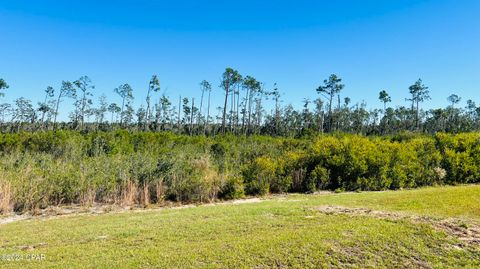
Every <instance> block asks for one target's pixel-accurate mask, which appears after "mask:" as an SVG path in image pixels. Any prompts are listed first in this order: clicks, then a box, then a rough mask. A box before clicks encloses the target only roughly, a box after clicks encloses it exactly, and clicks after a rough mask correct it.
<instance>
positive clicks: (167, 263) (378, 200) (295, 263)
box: [0, 186, 480, 268]
mask: <svg viewBox="0 0 480 269" xmlns="http://www.w3.org/2000/svg"><path fill="white" fill-rule="evenodd" d="M326 205H332V206H333V205H336V206H344V207H356V208H358V207H361V208H371V209H375V210H381V211H388V212H402V214H415V215H425V216H432V217H434V218H435V219H442V218H459V219H462V220H464V221H466V222H468V223H469V225H471V224H480V186H458V187H435V188H424V189H418V190H405V191H396V192H390V191H388V192H364V193H343V194H323V195H290V196H286V197H273V198H271V199H269V200H266V201H262V202H259V203H249V204H225V205H216V206H199V207H194V208H183V209H165V210H153V211H135V212H123V213H109V214H103V215H85V216H71V217H62V218H53V219H48V220H28V221H19V222H15V223H10V224H4V225H1V226H0V255H11V254H17V255H19V256H21V257H23V258H24V259H23V260H20V261H7V260H5V259H3V260H0V268H272V267H273V268H290V267H291V268H322V267H329V268H332V267H333V268H335V267H347V268H352V267H353V268H355V267H358V268H365V267H372V268H378V267H388V268H398V267H399V268H405V267H407V268H408V267H410V268H429V267H433V268H438V267H453V268H459V267H467V268H478V267H480V248H479V246H478V245H468V246H465V247H458V245H461V244H460V243H461V242H460V240H459V239H458V238H455V237H454V236H452V235H449V234H448V233H446V232H444V231H441V230H438V229H435V228H433V226H432V225H430V224H428V223H416V222H412V221H409V220H392V219H382V218H378V217H375V216H362V215H352V214H325V213H322V212H321V211H320V210H318V208H319V207H322V206H326ZM31 254H35V255H44V257H45V258H44V259H43V260H40V261H35V260H31V259H30V260H27V259H25V257H29V256H27V255H30V257H31ZM0 258H1V256H0Z"/></svg>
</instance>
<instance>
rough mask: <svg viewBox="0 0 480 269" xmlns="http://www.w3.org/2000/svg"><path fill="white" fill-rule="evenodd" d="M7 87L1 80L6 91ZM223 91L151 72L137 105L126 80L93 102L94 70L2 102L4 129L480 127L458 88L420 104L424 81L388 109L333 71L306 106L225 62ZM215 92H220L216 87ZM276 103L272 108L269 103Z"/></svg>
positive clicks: (301, 131)
mask: <svg viewBox="0 0 480 269" xmlns="http://www.w3.org/2000/svg"><path fill="white" fill-rule="evenodd" d="M8 88H9V86H8V84H7V82H6V81H5V80H4V79H0V96H4V94H5V93H4V90H6V89H8ZM219 88H220V89H221V90H222V92H221V94H222V95H223V99H222V103H221V104H220V106H217V107H212V103H211V95H212V90H213V86H212V84H211V83H210V82H209V81H206V80H204V81H202V82H201V83H200V85H199V91H200V92H199V95H200V98H199V99H200V100H195V98H194V97H188V96H182V95H180V96H178V99H177V100H174V99H175V98H172V97H170V96H167V95H165V94H161V93H160V92H161V87H160V80H159V78H158V76H157V75H153V76H152V78H151V79H150V81H149V82H148V87H147V88H146V98H145V100H144V101H143V102H142V104H141V105H140V107H138V108H135V107H134V105H133V100H134V96H133V89H132V86H130V85H129V84H128V83H125V84H121V85H119V86H118V87H116V88H114V90H113V91H114V93H115V94H117V95H118V96H119V97H120V100H121V101H120V102H119V103H116V102H109V101H108V100H107V97H106V96H105V95H100V96H99V97H98V101H97V102H96V104H94V100H93V98H94V90H95V86H94V84H93V82H92V81H91V79H90V78H89V77H88V76H82V77H80V78H79V79H77V80H75V81H62V83H61V87H60V88H58V89H55V88H53V87H51V86H49V87H47V88H46V89H45V92H44V98H43V100H42V101H41V102H38V103H37V104H34V103H33V102H32V101H31V100H29V99H27V98H25V97H20V98H18V99H16V100H15V101H14V102H13V103H11V104H10V103H2V104H0V123H1V130H2V131H3V132H18V131H21V130H27V131H35V130H59V129H63V130H80V131H84V130H103V131H109V130H115V129H127V130H135V131H171V132H176V133H179V134H188V135H199V134H204V135H215V134H225V133H232V134H237V135H240V134H242V135H252V134H263V135H272V136H293V137H299V136H303V135H307V134H312V133H332V132H347V133H356V134H365V135H384V134H395V133H399V132H404V131H416V132H424V133H435V132H452V133H458V132H468V131H473V130H478V129H479V128H480V107H478V106H477V105H476V104H475V102H474V101H473V100H467V106H466V107H463V108H462V107H459V106H458V104H459V103H460V101H461V97H460V96H458V95H456V94H452V95H450V96H449V97H448V101H449V103H450V104H449V105H448V106H447V107H445V108H438V109H429V110H424V109H422V107H421V105H422V104H423V103H424V102H425V101H428V100H429V99H430V92H429V88H428V87H427V86H426V85H424V83H423V82H422V80H421V79H418V80H417V81H415V82H414V83H413V84H412V85H411V86H410V87H409V88H408V92H409V95H410V96H409V98H406V99H405V101H406V102H408V103H407V105H401V106H397V107H391V106H390V105H389V104H390V103H391V102H392V98H391V96H390V95H389V93H388V92H387V91H386V90H381V91H380V92H379V97H378V99H379V101H380V102H381V103H382V104H383V109H368V108H367V104H366V103H365V102H363V101H362V102H360V103H355V104H353V103H352V101H351V99H350V98H349V97H344V98H343V99H342V98H341V92H342V90H343V89H344V88H345V84H343V83H342V79H341V78H340V77H338V76H337V75H335V74H332V75H331V76H329V77H328V78H327V79H325V80H324V81H323V83H322V85H320V86H318V88H317V89H315V90H316V92H317V93H318V98H316V99H314V100H310V99H308V98H304V99H303V101H302V104H303V105H302V107H301V108H295V107H294V106H292V105H291V104H287V105H283V100H282V94H281V91H280V90H279V88H278V87H277V85H276V84H274V85H273V87H272V88H271V89H267V88H266V87H265V84H264V83H262V82H260V81H259V80H257V79H256V78H254V77H253V76H249V75H247V76H242V75H241V74H240V73H239V72H238V71H237V70H235V69H232V68H226V69H225V71H224V73H223V74H222V79H221V81H220V84H219ZM214 94H215V93H214ZM67 99H70V100H72V101H73V110H72V111H70V112H69V114H68V118H69V120H68V121H61V122H60V121H59V120H58V119H59V118H58V116H59V111H60V107H61V105H62V102H64V101H65V100H67ZM266 107H271V108H272V109H267V108H266Z"/></svg>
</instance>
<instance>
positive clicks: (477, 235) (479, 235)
mask: <svg viewBox="0 0 480 269" xmlns="http://www.w3.org/2000/svg"><path fill="white" fill-rule="evenodd" d="M316 210H318V211H320V212H321V213H323V214H327V215H337V214H344V215H351V216H365V217H373V218H378V219H383V220H390V221H410V222H412V223H422V224H428V225H431V226H432V227H433V228H434V229H435V230H438V231H442V232H445V233H446V234H447V235H449V236H451V237H453V238H456V239H458V240H459V241H460V242H461V243H460V244H459V245H458V247H459V248H463V247H468V246H475V247H480V226H479V225H478V224H477V223H473V222H471V221H465V220H461V219H456V218H446V219H442V218H435V217H429V216H419V215H411V214H406V213H395V212H388V211H379V210H372V209H368V208H348V207H342V206H321V207H317V208H316Z"/></svg>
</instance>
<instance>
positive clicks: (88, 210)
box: [0, 198, 266, 225]
mask: <svg viewBox="0 0 480 269" xmlns="http://www.w3.org/2000/svg"><path fill="white" fill-rule="evenodd" d="M263 201H266V200H264V199H260V198H247V199H238V200H232V201H224V202H212V203H206V204H179V203H172V202H168V203H165V204H162V205H154V206H150V207H148V208H145V207H140V206H119V205H111V204H93V205H90V206H81V205H64V206H51V207H48V208H46V209H42V210H39V211H37V212H35V214H29V213H25V214H22V215H10V216H4V217H2V218H0V225H3V224H8V223H12V222H17V221H23V220H32V219H42V220H46V219H52V218H61V217H68V216H82V215H100V214H107V213H124V212H146V211H159V210H165V209H176V210H179V209H187V208H194V207H199V206H219V205H242V204H252V203H260V202H263Z"/></svg>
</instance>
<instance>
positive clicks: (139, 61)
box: [0, 0, 480, 109]
mask: <svg viewBox="0 0 480 269" xmlns="http://www.w3.org/2000/svg"><path fill="white" fill-rule="evenodd" d="M479 14H480V1H477V0H461V1H459V0H431V1H429V0H423V1H420V0H397V1H394V0H392V1H385V0H365V1H353V0H351V1H347V0H339V1H306V0H297V1H266V0H265V1H260V0H257V1H253V0H247V1H146V0H137V1H133V0H130V1H127V0H120V1H90V0H86V1H49V0H45V1H24V0H0V77H2V78H4V79H5V80H6V81H7V82H8V83H9V84H10V86H11V87H10V89H8V92H7V96H6V97H5V98H4V100H5V101H11V100H13V99H15V98H18V97H19V96H26V97H28V98H30V99H32V100H35V101H38V100H40V99H41V98H42V96H43V90H44V89H45V88H46V87H47V86H48V85H51V86H53V87H55V88H58V87H59V85H60V82H61V81H62V80H75V79H77V78H78V77H80V76H82V75H88V76H90V78H91V79H92V80H93V82H94V84H95V85H96V88H97V89H96V96H97V97H98V96H99V95H100V94H101V93H105V94H106V95H107V96H108V98H109V101H118V98H117V97H116V96H115V95H114V93H113V89H114V88H115V87H116V86H118V85H120V84H122V83H127V82H128V83H130V84H131V85H132V87H133V88H134V93H135V96H136V104H137V105H138V104H140V103H141V102H142V101H143V100H144V98H145V95H146V89H147V85H148V80H149V78H150V77H151V75H152V74H158V76H159V77H160V80H161V83H162V89H163V90H165V91H166V93H167V94H168V95H170V96H172V97H174V98H178V97H177V96H178V95H179V94H182V95H184V96H194V97H196V98H199V95H200V89H199V88H200V87H199V82H200V81H201V80H203V79H206V80H209V81H210V82H211V83H212V84H213V85H214V86H215V87H214V93H215V94H214V96H215V97H214V101H216V102H217V103H220V102H219V101H220V100H221V96H222V94H223V92H222V91H221V90H220V89H218V87H216V86H218V85H219V81H220V76H221V73H222V72H223V70H224V69H225V67H227V66H229V67H233V68H235V69H238V70H239V71H240V72H241V73H242V74H243V75H253V76H255V77H256V78H257V79H258V80H260V81H263V82H265V84H266V86H267V87H271V86H272V85H273V83H274V82H277V83H278V86H279V88H280V90H281V92H282V93H283V94H284V96H283V99H284V103H292V104H294V105H295V106H299V105H300V104H301V101H302V99H303V98H304V97H310V98H312V99H313V98H316V97H317V95H316V93H315V89H316V88H317V87H318V85H320V84H321V82H322V81H323V79H325V78H326V77H328V76H329V75H330V74H331V73H336V74H337V75H339V76H340V77H342V78H343V79H344V83H345V84H346V87H345V89H344V91H343V92H342V94H341V95H342V98H343V97H346V96H348V97H350V98H351V99H352V101H353V102H354V103H355V102H360V101H362V100H365V101H366V102H367V103H368V105H369V107H382V105H381V104H380V103H379V101H378V99H377V98H378V92H379V91H380V90H382V89H386V90H387V91H388V92H389V93H390V94H391V95H392V99H393V105H395V106H396V105H404V104H406V103H405V101H404V100H405V98H407V97H408V86H409V85H411V84H412V83H413V82H414V81H415V80H416V79H418V78H422V79H423V80H424V82H425V84H426V85H427V86H429V87H430V90H431V95H432V100H431V101H429V102H428V104H426V106H427V107H437V106H444V105H446V104H447V101H446V98H447V96H448V95H450V94H451V93H457V94H459V95H460V96H462V97H463V101H466V100H467V99H473V100H475V101H477V103H480V96H479V94H478V92H479V90H480V86H479V85H480V20H479V19H478V18H479ZM67 105H68V103H65V105H64V108H63V109H66V106H67Z"/></svg>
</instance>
